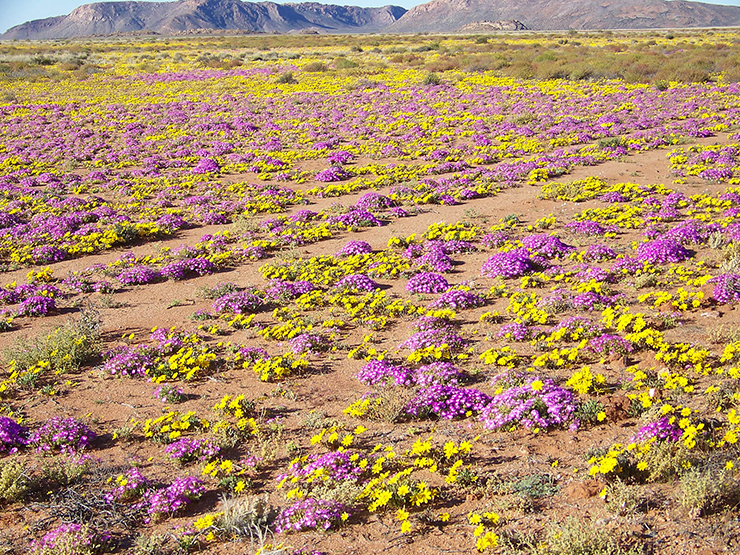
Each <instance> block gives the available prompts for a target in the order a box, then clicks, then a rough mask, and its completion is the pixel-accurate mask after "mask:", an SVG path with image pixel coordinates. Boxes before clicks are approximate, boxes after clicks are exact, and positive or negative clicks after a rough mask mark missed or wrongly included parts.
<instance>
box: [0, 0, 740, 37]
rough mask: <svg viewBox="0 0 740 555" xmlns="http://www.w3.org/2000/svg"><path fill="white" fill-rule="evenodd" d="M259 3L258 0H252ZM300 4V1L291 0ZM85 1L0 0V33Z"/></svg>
mask: <svg viewBox="0 0 740 555" xmlns="http://www.w3.org/2000/svg"><path fill="white" fill-rule="evenodd" d="M254 1H259V0H254ZM293 1H295V2H300V1H302V0H293ZM318 1H320V2H322V3H323V4H341V5H353V6H383V5H386V4H394V5H396V6H403V7H404V8H411V7H413V6H415V5H417V4H422V3H424V2H425V1H426V0H318ZM87 3H89V2H86V1H85V0H0V33H2V32H4V31H7V30H8V29H9V28H10V27H13V26H14V25H18V24H20V23H24V22H26V21H30V20H32V19H44V18H45V17H53V16H55V15H66V14H68V13H69V12H71V11H72V10H74V9H75V8H76V7H77V6H79V5H81V4H87ZM710 3H712V4H727V5H730V6H740V0H713V1H712V2H710Z"/></svg>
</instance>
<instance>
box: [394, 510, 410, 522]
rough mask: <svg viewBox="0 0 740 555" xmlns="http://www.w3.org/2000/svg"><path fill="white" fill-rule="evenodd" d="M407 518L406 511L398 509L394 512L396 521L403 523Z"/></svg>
mask: <svg viewBox="0 0 740 555" xmlns="http://www.w3.org/2000/svg"><path fill="white" fill-rule="evenodd" d="M408 518H409V512H408V511H405V510H403V509H398V511H396V520H400V521H401V522H403V521H404V520H408Z"/></svg>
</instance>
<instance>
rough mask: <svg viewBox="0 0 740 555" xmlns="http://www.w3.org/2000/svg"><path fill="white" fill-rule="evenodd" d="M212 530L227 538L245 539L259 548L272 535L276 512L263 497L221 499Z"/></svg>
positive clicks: (265, 497) (266, 497)
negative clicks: (217, 515)
mask: <svg viewBox="0 0 740 555" xmlns="http://www.w3.org/2000/svg"><path fill="white" fill-rule="evenodd" d="M220 509H221V510H220V513H221V514H220V515H219V517H218V518H217V519H216V521H215V522H214V525H213V526H214V529H215V530H216V531H217V532H218V533H219V534H222V535H225V536H227V537H234V536H237V537H245V538H249V540H250V541H251V542H252V543H256V544H257V545H259V546H260V547H262V546H263V545H264V544H265V541H266V540H267V538H268V537H269V536H271V535H272V533H273V530H274V524H275V520H276V519H277V516H278V510H277V509H276V508H275V507H273V506H272V505H271V504H270V503H269V500H268V496H267V495H265V496H264V497H249V496H243V497H221V507H220Z"/></svg>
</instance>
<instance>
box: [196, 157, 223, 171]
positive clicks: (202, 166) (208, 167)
mask: <svg viewBox="0 0 740 555" xmlns="http://www.w3.org/2000/svg"><path fill="white" fill-rule="evenodd" d="M191 171H192V173H194V174H204V173H215V172H219V171H221V167H220V166H219V165H218V162H216V161H215V160H213V159H212V158H201V159H200V161H199V162H198V163H197V164H196V165H195V166H194V167H193V169H192V170H191Z"/></svg>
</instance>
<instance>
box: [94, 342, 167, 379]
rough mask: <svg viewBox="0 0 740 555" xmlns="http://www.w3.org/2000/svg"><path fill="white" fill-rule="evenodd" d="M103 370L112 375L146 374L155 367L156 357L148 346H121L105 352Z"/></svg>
mask: <svg viewBox="0 0 740 555" xmlns="http://www.w3.org/2000/svg"><path fill="white" fill-rule="evenodd" d="M103 358H105V359H106V360H105V362H104V363H103V370H104V371H105V372H107V373H109V374H111V375H114V376H115V375H119V376H144V375H146V373H147V371H148V370H151V369H153V368H154V367H155V360H156V357H155V356H154V354H153V353H152V352H151V350H150V349H149V348H147V347H144V346H142V345H139V346H137V347H129V346H120V347H114V348H113V349H111V350H109V351H107V352H105V353H103Z"/></svg>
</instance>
